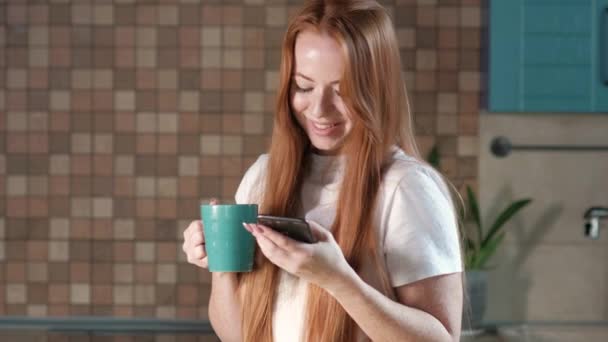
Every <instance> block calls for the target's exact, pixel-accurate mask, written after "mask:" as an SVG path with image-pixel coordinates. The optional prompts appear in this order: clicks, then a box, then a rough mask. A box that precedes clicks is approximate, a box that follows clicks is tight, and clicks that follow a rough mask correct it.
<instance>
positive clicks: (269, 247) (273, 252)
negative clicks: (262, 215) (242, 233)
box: [253, 229, 289, 263]
mask: <svg viewBox="0 0 608 342" xmlns="http://www.w3.org/2000/svg"><path fill="white" fill-rule="evenodd" d="M253 235H254V236H255V238H256V241H257V242H258V246H260V249H261V250H262V253H264V255H265V256H266V257H267V258H268V259H270V260H271V261H272V262H274V263H276V262H277V261H280V260H285V259H286V258H288V257H289V255H288V254H287V252H286V251H284V250H283V249H281V247H279V246H277V245H276V244H275V243H274V242H272V240H270V239H269V238H267V237H266V236H264V234H263V233H261V232H258V231H256V230H255V229H254V234H253Z"/></svg>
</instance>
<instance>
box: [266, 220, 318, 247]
mask: <svg viewBox="0 0 608 342" xmlns="http://www.w3.org/2000/svg"><path fill="white" fill-rule="evenodd" d="M258 223H259V224H263V225H265V226H267V227H270V228H272V229H273V230H276V231H277V232H279V233H282V234H285V235H287V236H288V237H290V238H292V239H294V240H296V241H300V242H305V243H315V242H316V240H315V238H314V236H313V235H312V231H311V230H310V226H309V225H308V222H306V221H304V220H302V219H298V218H291V217H280V216H269V215H258Z"/></svg>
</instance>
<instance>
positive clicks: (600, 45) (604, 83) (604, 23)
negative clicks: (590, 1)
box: [593, 0, 608, 113]
mask: <svg viewBox="0 0 608 342" xmlns="http://www.w3.org/2000/svg"><path fill="white" fill-rule="evenodd" d="M594 22H595V23H599V25H598V26H599V31H598V34H597V37H594V38H597V39H593V40H594V41H595V42H597V45H596V47H595V49H596V50H597V53H596V54H595V55H596V57H597V58H598V59H597V64H598V65H597V69H596V70H595V72H594V73H593V82H594V84H595V85H596V88H595V89H596V92H595V108H594V111H596V112H604V113H608V0H598V1H597V7H596V11H595V15H594Z"/></svg>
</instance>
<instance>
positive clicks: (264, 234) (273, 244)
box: [245, 221, 354, 293]
mask: <svg viewBox="0 0 608 342" xmlns="http://www.w3.org/2000/svg"><path fill="white" fill-rule="evenodd" d="M308 223H309V225H310V228H311V230H312V233H313V235H314V236H315V238H316V239H317V242H315V243H301V242H298V241H295V240H293V239H291V238H289V237H287V236H285V235H283V234H281V233H279V232H276V231H274V230H272V229H271V228H268V227H267V226H264V225H260V224H246V225H245V228H246V229H247V230H248V231H249V232H250V233H251V234H253V236H254V237H255V238H256V241H257V243H258V246H259V247H260V250H261V251H262V253H263V254H264V255H265V256H266V257H267V258H268V259H269V260H270V262H272V263H273V264H275V265H277V266H279V267H280V268H282V269H284V270H285V271H287V272H289V273H291V274H293V275H295V276H297V277H299V278H302V279H304V280H306V281H308V282H310V283H314V284H316V285H317V286H319V287H321V288H324V289H325V290H328V291H329V292H330V293H331V292H333V291H336V290H337V289H338V288H339V287H340V286H343V285H345V282H347V281H348V280H349V277H351V276H352V275H353V273H354V270H353V269H352V268H351V267H350V265H349V264H348V262H347V261H346V259H345V258H344V254H342V250H341V249H340V246H339V245H338V243H337V242H336V240H335V239H334V237H333V235H332V234H331V232H330V231H329V230H327V229H325V228H323V227H322V226H321V225H319V224H318V223H316V222H314V221H308Z"/></svg>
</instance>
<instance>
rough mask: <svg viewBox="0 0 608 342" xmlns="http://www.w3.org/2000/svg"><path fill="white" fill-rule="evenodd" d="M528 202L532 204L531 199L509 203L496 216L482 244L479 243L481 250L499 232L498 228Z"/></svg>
mask: <svg viewBox="0 0 608 342" xmlns="http://www.w3.org/2000/svg"><path fill="white" fill-rule="evenodd" d="M530 202H532V199H530V198H526V199H522V200H518V201H516V202H513V203H511V204H510V205H509V207H507V208H506V209H505V210H504V211H503V212H502V213H501V214H500V215H499V216H498V218H497V219H496V221H494V224H493V225H492V227H491V228H490V230H489V231H488V235H487V236H486V237H485V238H484V239H483V242H482V243H481V247H482V248H483V247H484V246H485V245H486V244H487V243H488V242H489V241H490V240H491V239H492V238H493V237H494V235H496V234H497V233H498V232H499V231H500V228H501V227H502V226H503V225H504V224H505V222H507V221H508V220H509V219H511V217H512V216H513V215H515V214H516V213H517V212H518V211H520V210H521V209H522V208H524V207H525V206H527V205H528V204H530Z"/></svg>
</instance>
